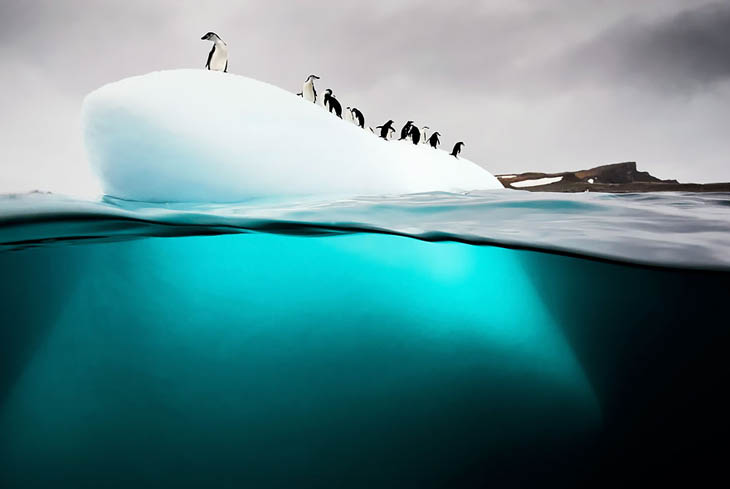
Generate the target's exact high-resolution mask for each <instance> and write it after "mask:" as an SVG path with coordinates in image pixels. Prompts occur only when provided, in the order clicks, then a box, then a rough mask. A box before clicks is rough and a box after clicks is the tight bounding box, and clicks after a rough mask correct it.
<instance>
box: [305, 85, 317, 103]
mask: <svg viewBox="0 0 730 489" xmlns="http://www.w3.org/2000/svg"><path fill="white" fill-rule="evenodd" d="M302 96H303V97H304V100H306V101H307V102H314V101H315V100H314V83H312V82H306V83H305V84H304V87H303V88H302Z"/></svg>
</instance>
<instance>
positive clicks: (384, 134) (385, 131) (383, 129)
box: [375, 119, 395, 140]
mask: <svg viewBox="0 0 730 489" xmlns="http://www.w3.org/2000/svg"><path fill="white" fill-rule="evenodd" d="M375 129H380V137H381V138H383V139H385V140H387V139H388V136H390V132H391V131H394V132H395V128H394V127H393V120H392V119H391V120H389V121H388V122H386V123H385V124H383V125H382V126H378V127H376V128H375Z"/></svg>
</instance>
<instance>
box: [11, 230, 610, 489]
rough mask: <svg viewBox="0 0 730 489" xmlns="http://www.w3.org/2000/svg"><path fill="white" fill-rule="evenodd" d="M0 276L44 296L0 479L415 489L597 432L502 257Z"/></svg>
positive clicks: (97, 265) (259, 261)
mask: <svg viewBox="0 0 730 489" xmlns="http://www.w3.org/2000/svg"><path fill="white" fill-rule="evenodd" d="M44 255H45V256H44ZM50 255H55V256H50ZM2 259H3V268H4V269H7V268H6V267H11V268H12V267H18V266H21V264H20V263H18V262H19V261H20V262H23V261H27V262H35V263H39V262H40V263H45V264H46V265H48V269H46V270H43V271H40V270H37V271H38V272H39V275H42V276H45V278H42V277H41V276H31V277H28V280H29V281H32V282H36V281H39V280H40V281H42V282H44V283H40V284H36V286H37V289H36V290H35V291H34V292H35V293H38V294H44V293H45V292H46V291H45V290H44V287H45V286H48V275H49V274H50V275H51V276H52V278H51V281H53V282H56V283H54V285H53V290H51V291H50V292H51V294H61V295H63V297H62V298H61V297H57V298H56V300H58V301H62V302H63V303H62V304H59V307H58V308H57V310H56V311H54V313H53V315H54V317H53V318H51V317H49V318H47V320H48V323H49V324H48V330H47V332H46V333H45V337H44V338H43V339H42V340H40V341H39V344H38V347H37V349H36V351H34V352H33V353H32V357H31V358H29V360H28V361H29V364H28V366H27V367H25V369H24V371H23V372H22V374H21V375H20V377H19V378H18V379H17V380H16V381H15V384H14V386H13V387H12V389H11V390H10V392H8V393H4V394H5V395H7V399H6V400H5V402H4V403H3V411H2V421H1V423H2V424H1V425H0V426H1V427H2V432H3V433H4V434H5V436H4V437H3V440H2V453H3V455H4V460H6V462H5V467H4V468H5V469H6V470H7V469H8V468H9V467H8V464H7V462H9V461H10V460H11V459H13V462H10V463H9V466H10V467H13V468H15V469H18V470H20V471H22V470H23V468H24V466H26V467H27V465H26V464H29V463H32V464H34V465H37V466H43V467H48V468H50V469H51V470H50V474H46V475H45V476H43V477H44V478H45V477H49V480H50V481H53V482H54V483H58V482H61V481H63V480H64V479H66V478H67V477H68V474H67V473H66V472H67V471H70V472H72V473H73V472H74V470H75V469H74V465H83V466H84V467H85V469H84V472H86V471H91V472H94V471H96V470H98V471H99V473H98V474H96V475H98V476H102V474H107V473H108V471H109V470H110V469H109V464H110V462H109V460H110V459H113V460H115V462H114V463H115V464H117V463H119V459H120V458H124V459H126V464H128V466H129V467H130V468H132V467H133V468H134V472H140V471H141V472H142V473H141V474H139V473H138V474H136V475H131V474H129V473H117V474H115V475H114V477H121V478H122V479H124V478H125V477H127V476H129V477H130V480H129V482H130V483H134V482H136V481H137V478H138V477H142V478H143V479H142V480H144V477H146V476H151V474H154V473H157V472H168V471H174V472H180V473H186V472H189V474H188V475H189V476H190V477H195V475H196V474H199V472H198V470H197V469H199V468H202V467H203V466H206V467H209V468H210V466H212V467H217V466H219V467H220V472H219V473H220V474H221V476H223V475H224V474H225V473H226V471H229V470H230V467H232V466H233V465H236V466H238V467H240V469H239V470H240V471H241V472H242V473H245V477H244V480H246V481H248V482H251V483H254V482H256V483H261V482H262V481H263V480H267V481H270V480H271V479H272V477H273V478H274V479H276V478H277V477H282V478H284V479H283V480H292V479H291V477H293V476H295V475H296V474H298V475H299V476H300V477H301V478H302V479H300V480H305V479H307V478H311V477H312V475H313V474H312V473H311V471H312V469H313V466H319V465H321V467H319V468H318V469H317V472H318V473H317V474H316V477H322V482H324V481H327V480H331V479H329V477H332V476H334V477H338V478H341V477H346V476H347V475H349V476H351V477H360V476H362V477H363V481H368V480H372V481H376V480H378V478H379V477H381V476H386V474H387V473H388V472H391V473H392V472H401V473H403V472H404V469H405V473H409V472H410V474H408V476H407V477H416V478H418V474H419V473H423V472H424V470H423V464H430V465H431V466H432V467H433V464H435V465H436V466H437V467H436V468H437V470H436V475H441V476H444V475H448V474H443V473H442V474H439V472H440V470H438V466H439V465H443V466H444V468H445V469H450V470H453V467H449V466H451V465H453V464H454V463H456V462H458V463H459V464H464V463H466V461H467V459H469V458H470V457H474V458H475V460H476V459H481V458H483V457H484V451H485V450H486V451H489V450H490V449H496V448H498V444H505V443H508V442H510V441H512V442H513V443H515V442H517V441H519V440H520V438H522V437H524V436H525V435H526V434H527V433H531V436H534V435H537V436H538V437H540V436H547V437H549V436H554V435H555V434H554V433H549V432H547V433H542V434H541V433H539V432H541V431H543V430H545V429H546V427H547V429H548V431H549V430H550V428H549V426H550V425H551V423H552V422H558V423H560V430H559V432H560V436H564V435H565V433H566V432H568V433H570V432H582V431H584V430H592V429H595V427H596V424H597V423H598V422H599V418H600V409H599V406H598V403H597V401H596V398H595V395H594V393H593V391H592V388H591V386H590V385H589V383H588V381H587V379H586V376H585V374H584V372H583V371H582V369H581V367H580V365H579V363H578V362H577V360H576V358H575V357H574V355H573V353H572V352H571V349H570V347H569V346H568V344H567V343H566V340H565V338H564V337H563V335H562V333H561V330H560V328H559V327H557V325H556V324H555V321H554V319H553V318H552V317H551V315H550V313H549V311H548V310H546V308H545V306H544V305H543V304H541V301H540V298H539V297H538V295H537V293H536V291H535V290H534V288H533V286H532V285H531V283H530V281H529V279H528V278H527V277H526V276H525V274H524V272H523V270H522V264H521V263H520V261H519V259H518V258H517V256H516V252H514V251H509V250H503V249H498V248H488V247H475V246H468V245H463V244H454V243H451V244H445V243H442V244H433V243H425V242H421V241H417V240H413V239H408V238H401V237H390V236H377V235H353V236H341V237H334V238H333V237H326V238H312V237H307V238H302V237H290V236H276V235H263V234H252V235H233V236H217V237H188V238H175V239H154V238H153V239H145V240H138V241H130V242H121V243H107V244H97V245H92V246H83V247H63V248H61V247H54V248H52V249H37V250H31V251H25V252H23V253H22V254H14V255H8V254H5V255H4V256H2ZM10 262H12V263H10ZM52 262H53V263H55V264H54V265H51V263H52ZM41 268H43V267H41ZM59 280H60V281H62V283H58V282H57V281H59ZM52 299H53V298H51V300H52ZM132 305H133V307H131V306H132ZM21 307H22V306H21ZM548 420H551V421H550V422H548ZM224 448H225V450H224ZM223 453H225V454H226V455H223ZM272 454H275V455H273V456H272ZM6 457H9V458H6ZM208 457H213V458H215V459H216V460H215V461H214V462H212V461H211V460H210V459H209V458H208ZM54 469H55V470H54ZM278 470H283V471H284V472H285V473H286V474H281V475H280V476H277V475H276V474H275V472H276V471H278ZM447 471H448V470H447ZM368 472H372V473H368ZM426 472H427V476H428V478H433V477H434V473H428V471H426ZM209 475H210V474H209ZM391 475H392V474H391ZM15 476H17V477H18V478H19V479H20V480H23V479H24V478H25V477H31V478H36V477H38V474H35V473H25V474H24V473H22V472H21V473H16V474H14V475H13V476H12V477H15ZM183 479H184V478H183ZM152 480H155V479H154V477H153V479H152ZM294 480H297V478H296V477H294Z"/></svg>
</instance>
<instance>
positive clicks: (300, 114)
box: [83, 70, 504, 202]
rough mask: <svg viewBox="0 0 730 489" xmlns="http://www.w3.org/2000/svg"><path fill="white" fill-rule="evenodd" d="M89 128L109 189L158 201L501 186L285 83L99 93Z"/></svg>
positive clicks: (195, 80)
mask: <svg viewBox="0 0 730 489" xmlns="http://www.w3.org/2000/svg"><path fill="white" fill-rule="evenodd" d="M83 130H84V140H85V144H86V150H87V154H88V158H89V163H90V165H91V167H92V170H93V171H94V172H95V173H96V175H97V176H98V177H99V179H100V181H101V185H102V189H103V190H104V192H105V193H106V194H107V195H111V196H114V197H119V198H122V199H128V200H140V201H149V202H235V201H242V200H247V199H251V198H260V197H286V196H305V195H309V196H311V195H316V196H322V195H328V196H329V195H332V196H334V195H338V196H344V195H388V194H405V193H417V192H433V191H446V192H463V191H470V190H475V189H503V188H504V187H503V186H502V184H501V183H500V182H499V181H498V180H497V178H495V177H494V176H493V175H492V174H491V173H489V172H488V171H487V170H485V169H483V168H482V167H480V166H479V165H477V164H475V163H473V162H471V161H468V160H466V159H463V158H459V159H456V158H454V157H452V156H450V155H449V154H448V153H447V152H446V151H442V150H434V149H433V148H428V147H425V146H424V145H420V146H414V145H413V144H410V143H407V142H404V141H400V142H398V141H385V140H383V139H380V138H378V137H377V136H376V135H374V134H373V133H371V132H370V131H369V130H367V129H365V130H364V129H361V128H359V127H357V126H355V125H353V124H351V123H348V122H346V121H344V120H341V119H339V118H337V117H336V116H334V115H332V114H330V113H328V112H327V111H325V110H323V108H322V107H321V106H319V105H316V104H312V103H309V102H306V101H305V100H304V99H302V98H300V97H297V96H296V95H294V94H293V93H289V92H287V91H285V90H282V89H281V88H278V87H276V86H273V85H270V84H267V83H264V82H260V81H257V80H254V79H251V78H246V77H243V76H238V75H233V74H230V73H222V72H215V71H207V70H172V71H159V72H153V73H149V74H146V75H142V76H135V77H131V78H126V79H123V80H120V81H117V82H114V83H110V84H108V85H105V86H103V87H101V88H99V89H97V90H95V91H94V92H92V93H90V94H89V95H88V96H87V97H86V98H85V100H84V104H83Z"/></svg>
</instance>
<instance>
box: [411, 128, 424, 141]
mask: <svg viewBox="0 0 730 489" xmlns="http://www.w3.org/2000/svg"><path fill="white" fill-rule="evenodd" d="M410 136H411V141H412V142H413V144H418V143H420V142H421V131H419V130H418V128H417V127H416V126H411V132H410Z"/></svg>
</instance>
